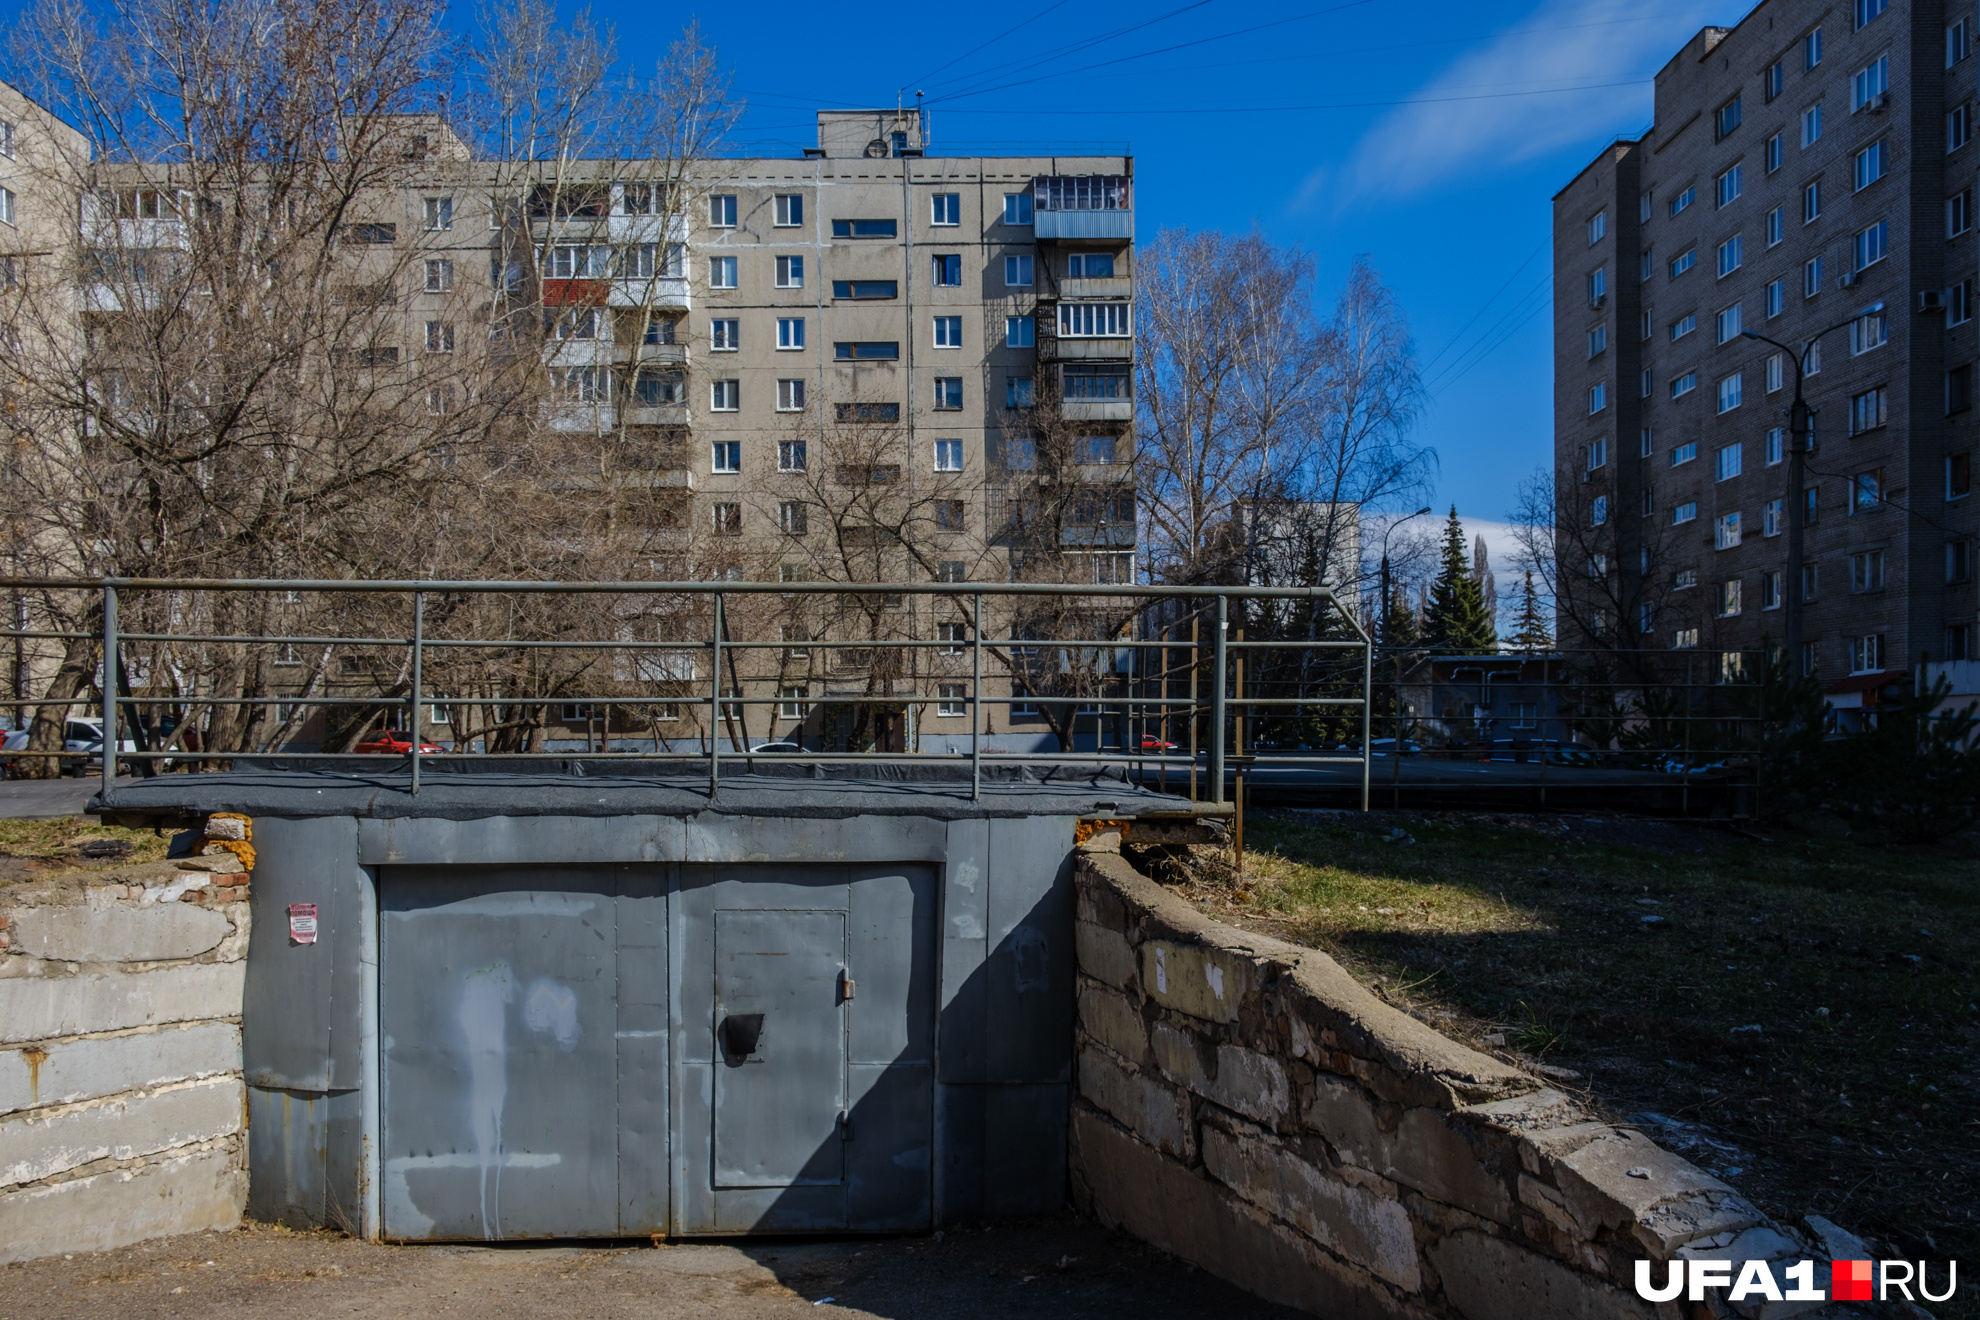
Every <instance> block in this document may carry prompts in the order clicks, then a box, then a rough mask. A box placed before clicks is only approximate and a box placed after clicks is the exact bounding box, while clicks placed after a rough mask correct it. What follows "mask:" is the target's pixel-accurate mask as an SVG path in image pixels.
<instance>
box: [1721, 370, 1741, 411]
mask: <svg viewBox="0 0 1980 1320" xmlns="http://www.w3.org/2000/svg"><path fill="white" fill-rule="evenodd" d="M1741 376H1742V373H1740V372H1737V371H1735V372H1734V373H1733V374H1732V375H1730V376H1727V377H1725V378H1724V379H1723V380H1721V381H1720V382H1719V390H1718V395H1719V411H1720V412H1722V413H1729V412H1731V411H1732V410H1733V409H1735V408H1737V407H1739V405H1740V402H1741Z"/></svg>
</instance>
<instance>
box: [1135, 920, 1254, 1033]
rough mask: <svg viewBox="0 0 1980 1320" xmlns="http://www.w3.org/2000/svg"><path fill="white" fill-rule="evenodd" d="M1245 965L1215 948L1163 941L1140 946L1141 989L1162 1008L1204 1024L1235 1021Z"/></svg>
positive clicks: (1247, 980)
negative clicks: (1198, 1020)
mask: <svg viewBox="0 0 1980 1320" xmlns="http://www.w3.org/2000/svg"><path fill="white" fill-rule="evenodd" d="M1251 970H1252V969H1251V964H1250V963H1249V962H1248V961H1246V960H1245V959H1243V958H1240V957H1237V956H1235V955H1233V954H1229V953H1226V952H1224V951H1223V950H1221V949H1205V948H1199V947H1197V946H1196V945H1193V944H1176V943H1172V942H1171V941H1168V940H1149V941H1148V942H1146V943H1145V944H1143V945H1142V946H1141V990H1142V993H1143V994H1145V995H1147V996H1148V997H1149V998H1151V999H1153V1000H1154V1001H1155V1002H1156V1003H1158V1004H1160V1005H1162V1007H1164V1008H1173V1009H1175V1010H1176V1011H1177V1012H1178V1013H1187V1014H1188V1015H1189V1016H1191V1017H1193V1018H1202V1019H1203V1020H1204V1021H1205V1022H1235V1021H1237V1015H1238V1001H1239V1000H1241V999H1243V998H1244V994H1245V991H1246V990H1247V989H1248V988H1249V987H1250V984H1251V980H1250V973H1251Z"/></svg>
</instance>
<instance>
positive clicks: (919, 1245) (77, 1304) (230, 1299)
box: [0, 1214, 1293, 1320]
mask: <svg viewBox="0 0 1980 1320" xmlns="http://www.w3.org/2000/svg"><path fill="white" fill-rule="evenodd" d="M1292 1314H1293V1313H1292V1312H1290V1311H1285V1310H1282V1309H1280V1308H1278V1307H1274V1306H1268V1305H1266V1304H1265V1303H1263V1302H1260V1301H1258V1300H1257V1299H1256V1298H1254V1297H1250V1296H1248V1295H1246V1294H1244V1293H1242V1292H1239V1291H1238V1290H1237V1289H1235V1288H1232V1287H1230V1286H1229V1285H1227V1284H1224V1283H1222V1282H1220V1281H1219V1280H1216V1279H1213V1278H1211V1277H1210V1276H1209V1275H1207V1274H1204V1273H1202V1272H1201V1271H1198V1270H1196V1269H1193V1268H1192V1267H1190V1266H1188V1265H1185V1264H1183V1263H1181V1262H1179V1261H1177V1260H1174V1259H1172V1258H1170V1257H1168V1256H1165V1255H1163V1254H1162V1253H1160V1252H1158V1251H1155V1250H1154V1249H1152V1248H1149V1247H1145V1246H1143V1245H1142V1244H1140V1243H1138V1242H1135V1241H1134V1240H1132V1239H1130V1238H1127V1237H1123V1236H1121V1235H1119V1234H1114V1233H1109V1232H1107V1231H1106V1230H1104V1229H1102V1228H1100V1227H1099V1226H1098V1225H1096V1224H1094V1223H1092V1222H1091V1221H1089V1220H1085V1219H1081V1218H1079V1217H1077V1216H1074V1215H1072V1214H1066V1215H1062V1216H1057V1217H1054V1218H1051V1219H1042V1220H1033V1221H1028V1222H1024V1223H1015V1224H996V1225H990V1226H967V1227H961V1228H957V1229H955V1230H951V1231H946V1232H944V1233H942V1234H940V1235H938V1236H935V1237H912V1238H861V1239H851V1238H848V1239H835V1240H828V1241H813V1240H798V1239H786V1240H751V1241H747V1242H718V1241H699V1242H681V1243H671V1244H668V1245H665V1246H660V1247H655V1246H653V1245H652V1244H650V1243H646V1242H639V1243H627V1242H617V1243H556V1244H548V1245H543V1246H528V1245H520V1244H509V1245H502V1246H490V1247H480V1246H453V1245H450V1246H424V1245H422V1246H380V1245H378V1244H375V1243H370V1242H359V1241H354V1240H352V1239H350V1238H347V1237H344V1236H343V1235H342V1234H338V1233H328V1232H322V1233H293V1232H290V1231H288V1230H287V1229H282V1228H273V1227H270V1226H268V1225H265V1224H247V1225H244V1226H243V1227H242V1228H240V1229H237V1230H235V1231H233V1232H230V1233H202V1234H198V1235H194V1236H188V1237H179V1238H164V1239H160V1240H159V1241H156V1242H147V1243H141V1244H139V1245H137V1246H133V1247H125V1248H122V1249H120V1250H117V1251H104V1252H94V1253H88V1252H79V1253H77V1254H76V1255H74V1256H65V1257H59V1258H51V1259H48V1260H39V1261H29V1262H27V1263H25V1264H19V1265H9V1266H6V1267H4V1268H0V1320H57V1318H58V1317H60V1318H62V1320H68V1318H69V1317H75V1318H76V1320H82V1318H83V1317H88V1318H89V1320H100V1317H104V1316H115V1317H117V1320H145V1318H146V1317H152V1316H173V1317H177V1316H188V1317H190V1316H198V1317H200V1320H227V1317H233V1316H256V1317H267V1316H279V1317H281V1320H319V1317H321V1318H324V1320H327V1318H328V1317H332V1316H335V1317H339V1318H340V1320H342V1318H344V1317H351V1316H378V1317H392V1318H394V1320H396V1318H397V1317H425V1316H439V1315H459V1316H471V1317H474V1320H500V1318H501V1317H509V1316H518V1317H520V1316H528V1317H532V1320H536V1318H538V1317H543V1316H557V1317H560V1318H561V1317H568V1318H569V1320H617V1318H618V1317H639V1318H640V1320H673V1317H689V1316H697V1317H698V1316H714V1317H722V1318H723V1320H756V1318H757V1317H779V1316H782V1317H794V1316H799V1315H805V1316H862V1317H887V1318H888V1320H893V1318H895V1317H901V1318H903V1320H905V1318H906V1317H914V1318H915V1320H927V1318H933V1317H956V1318H957V1320H991V1318H992V1317H997V1318H1000V1320H1001V1317H1007V1316H1032V1315H1052V1316H1066V1317H1091V1318H1092V1320H1130V1318H1131V1320H1146V1318H1147V1317H1149V1316H1162V1317H1164V1320H1196V1318H1198V1317H1201V1318H1202V1320H1212V1318H1213V1317H1214V1318H1215V1320H1232V1318H1234V1317H1251V1316H1257V1317H1261V1318H1264V1317H1271V1318H1273V1320H1279V1318H1289V1317H1291V1316H1292Z"/></svg>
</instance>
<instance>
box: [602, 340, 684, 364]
mask: <svg viewBox="0 0 1980 1320" xmlns="http://www.w3.org/2000/svg"><path fill="white" fill-rule="evenodd" d="M619 360H620V361H622V362H634V361H637V362H638V363H639V364H640V365H641V366H642V367H684V366H686V365H687V360H688V350H687V345H686V344H635V345H633V346H632V347H630V348H628V349H626V350H625V352H624V353H623V354H622V355H621V357H620V359H619Z"/></svg>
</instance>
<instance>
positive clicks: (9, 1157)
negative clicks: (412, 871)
mask: <svg viewBox="0 0 1980 1320" xmlns="http://www.w3.org/2000/svg"><path fill="white" fill-rule="evenodd" d="M209 851H212V850H209ZM247 878H248V877H247V874H246V872H245V870H244V868H243V867H242V865H241V863H240V861H239V860H238V859H237V858H236V857H235V856H233V855H232V854H231V853H229V854H226V855H222V856H199V857H192V858H187V859H185V860H183V861H179V862H160V863H155V864H148V865H143V866H131V867H122V868H118V869H114V870H108V871H96V872H86V873H79V874H75V875H71V876H66V877H58V878H53V879H50V880H46V881H40V882H30V883H28V884H24V885H17V886H14V887H12V888H9V889H6V890H0V1263H6V1262H9V1261H17V1260H27V1259H30V1258H33V1257H36V1256H46V1255H53V1254H56V1253H59V1252H73V1251H98V1250H102V1249H105V1248H108V1247H115V1246H120V1245H123V1244H124V1243H128V1242H136V1241H139V1240H141V1239H144V1238H152V1237H160V1236H163V1235H166V1234H169V1233H189V1232H195V1231H198V1230H202V1229H209V1228H231V1227H232V1226H233V1225H234V1224H236V1223H237V1222H239V1220H240V1217H241V1208H242V1206H243V1205H244V1204H245V1202H246V1198H247V1162H246V1131H245V1106H246V1093H245V1091H244V1089H243V1083H242V1079H241V985H242V974H243V970H244V967H245V962H244V959H245V957H246V954H247V937H248V905H247V903H246V901H245V900H246V898H247V894H248V887H247Z"/></svg>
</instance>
